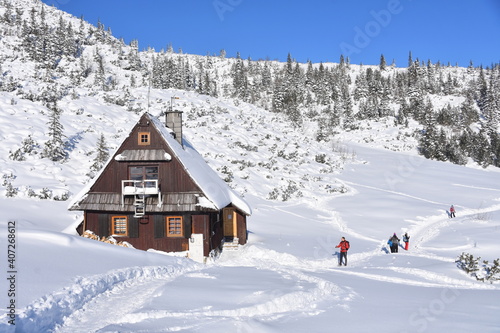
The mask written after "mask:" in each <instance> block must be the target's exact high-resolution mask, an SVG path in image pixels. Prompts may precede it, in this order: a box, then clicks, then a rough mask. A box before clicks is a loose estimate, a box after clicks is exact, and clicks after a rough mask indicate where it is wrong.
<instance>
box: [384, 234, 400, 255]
mask: <svg viewBox="0 0 500 333" xmlns="http://www.w3.org/2000/svg"><path fill="white" fill-rule="evenodd" d="M387 244H389V247H390V248H391V253H398V247H399V238H398V236H396V233H394V235H393V236H392V237H391V238H389V241H388V242H387Z"/></svg>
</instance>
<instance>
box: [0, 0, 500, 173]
mask: <svg viewBox="0 0 500 333" xmlns="http://www.w3.org/2000/svg"><path fill="white" fill-rule="evenodd" d="M0 4H1V6H2V7H4V12H3V15H1V16H0V29H1V30H2V31H1V32H2V36H3V37H2V39H3V40H2V43H4V46H8V47H9V48H8V49H9V50H12V51H11V52H1V53H0V73H2V75H1V76H0V90H1V91H7V92H15V93H16V94H17V96H19V97H20V98H25V99H29V100H32V101H39V102H41V103H43V104H44V105H45V106H46V107H47V108H48V109H49V110H51V115H50V122H49V123H48V125H47V126H48V132H49V134H50V140H49V141H48V142H47V143H46V145H45V147H44V148H43V154H44V156H45V157H49V158H51V159H53V160H54V161H57V160H60V159H63V158H64V150H63V149H61V146H62V145H63V142H62V139H61V136H62V131H63V129H62V126H61V125H60V123H59V116H60V112H61V110H59V109H58V107H57V101H58V100H59V99H61V98H62V97H64V96H68V95H72V94H76V92H75V88H76V87H86V88H87V89H89V90H90V91H96V92H109V93H110V94H109V96H108V97H107V98H108V99H109V102H111V103H115V104H118V105H122V106H124V107H126V108H127V110H129V111H135V112H138V111H140V110H139V109H137V106H135V105H133V103H132V102H130V101H131V100H133V99H132V98H131V96H130V92H129V89H130V88H136V87H151V88H153V89H155V88H156V89H169V88H174V89H181V90H188V91H195V92H197V93H199V94H204V95H209V96H212V97H218V98H234V99H237V100H240V101H243V102H247V103H252V104H255V105H257V106H259V107H262V108H265V109H266V110H269V111H271V112H275V113H279V114H283V115H286V117H287V119H288V120H289V121H290V122H291V123H293V124H294V126H296V127H297V128H301V127H302V126H304V124H305V123H307V124H311V123H313V124H315V126H316V130H315V139H316V140H318V141H322V140H324V141H328V140H330V139H332V138H333V137H334V136H335V135H336V134H338V133H341V132H343V131H356V130H358V128H359V126H360V124H362V123H363V122H366V121H375V122H377V121H385V122H389V123H390V125H391V126H394V128H401V129H410V130H411V132H412V134H411V135H413V136H414V137H415V138H416V139H417V140H418V147H417V149H418V152H419V154H421V155H423V156H425V157H426V158H429V159H435V160H439V161H450V162H452V163H455V164H461V165H463V164H466V163H468V161H470V160H472V161H474V162H476V163H478V164H479V165H481V166H483V167H486V166H489V165H493V166H496V167H500V137H499V126H498V118H499V109H500V66H499V64H482V65H475V64H474V63H473V59H472V60H471V62H470V65H469V66H468V67H467V68H464V67H458V66H456V65H452V64H449V63H447V64H443V63H440V62H437V63H432V62H431V61H429V60H427V61H426V60H423V59H419V58H418V57H415V56H413V55H412V53H411V51H409V53H408V62H407V64H395V63H394V62H391V61H390V60H389V59H386V57H385V55H381V56H380V59H377V60H376V61H374V64H371V65H365V64H350V62H349V59H348V58H347V57H344V56H343V55H340V56H339V61H338V63H319V64H318V63H315V64H313V63H311V62H307V63H298V62H297V61H295V60H294V59H293V56H292V55H291V54H288V57H287V61H286V62H279V61H274V60H270V59H265V60H262V59H259V60H253V59H242V58H241V57H240V55H239V54H237V55H236V56H235V57H234V58H228V57H227V56H226V52H225V51H224V50H221V51H220V53H219V54H216V55H210V54H207V55H205V56H201V55H200V56H197V55H188V54H183V52H182V50H180V49H179V50H176V51H174V49H173V47H172V46H171V45H168V46H166V49H165V50H153V49H147V50H143V51H140V50H139V47H138V42H137V41H132V42H131V43H130V44H128V45H127V44H125V43H124V41H123V40H120V39H117V38H115V37H113V35H112V31H111V29H110V28H106V27H105V25H104V24H103V23H100V22H99V23H98V24H97V26H92V25H90V24H88V23H87V22H85V20H84V18H80V19H76V18H74V17H72V16H70V15H69V14H65V13H60V12H58V14H57V17H58V19H57V20H54V19H53V18H54V17H55V16H54V15H53V14H51V13H48V11H56V10H55V9H54V8H50V7H47V6H45V5H43V4H42V3H41V2H39V1H37V0H35V1H32V5H31V6H16V5H15V1H10V0H1V1H0ZM28 8H29V10H28ZM16 62H25V63H28V62H29V63H30V66H31V69H32V70H31V71H30V72H29V73H18V72H16V71H14V70H12V68H13V67H12V66H13V65H12V64H14V63H16ZM27 76H29V77H30V79H32V80H38V81H39V82H41V84H40V86H39V89H38V91H33V90H32V89H30V90H27V89H24V86H23V82H24V81H25V80H26V77H27ZM249 117H251V115H249ZM26 140H27V141H29V138H26ZM102 144H103V145H104V144H105V143H104V142H102ZM25 146H26V145H25ZM28 146H29V145H28ZM17 154H18V155H17V156H16V155H15V154H14V155H13V156H12V158H14V159H18V158H22V154H21V153H20V152H17Z"/></svg>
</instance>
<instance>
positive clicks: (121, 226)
mask: <svg viewBox="0 0 500 333" xmlns="http://www.w3.org/2000/svg"><path fill="white" fill-rule="evenodd" d="M111 228H112V230H111V234H113V235H116V236H127V235H128V230H127V217H126V216H113V217H112V218H111Z"/></svg>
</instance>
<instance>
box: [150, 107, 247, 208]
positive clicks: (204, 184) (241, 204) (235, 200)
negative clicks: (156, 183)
mask: <svg viewBox="0 0 500 333" xmlns="http://www.w3.org/2000/svg"><path fill="white" fill-rule="evenodd" d="M147 116H148V117H149V118H150V120H151V123H152V124H153V125H154V127H155V128H156V129H157V130H158V132H159V133H160V134H161V135H162V137H163V139H164V140H165V142H166V143H167V145H168V146H169V147H170V149H171V150H172V152H173V153H174V155H175V156H176V157H177V159H178V160H179V162H180V163H181V164H182V165H183V167H184V169H185V170H186V172H187V173H188V174H189V175H190V176H191V178H192V179H193V181H194V182H195V183H196V185H198V187H199V188H200V189H201V190H202V191H203V193H204V194H205V196H206V197H207V199H208V200H210V201H211V202H212V203H213V204H214V205H215V207H217V208H218V209H222V208H224V207H226V206H228V205H229V204H232V205H233V206H235V207H237V208H238V209H240V210H241V211H242V212H243V213H245V214H247V215H251V214H252V209H251V208H250V206H249V205H248V203H247V202H246V201H245V200H244V199H243V198H242V197H241V196H239V195H238V194H236V193H235V192H234V191H233V190H232V189H231V188H230V187H229V186H228V185H227V184H226V183H225V182H224V181H223V180H222V179H221V178H220V177H219V175H217V173H216V172H215V171H214V170H213V169H212V168H210V166H209V165H208V164H207V162H205V160H204V159H203V157H202V156H201V155H200V154H199V153H198V151H196V149H194V147H193V146H192V145H191V143H190V142H189V141H188V140H186V139H185V138H184V137H183V138H182V140H183V145H184V147H183V146H181V145H180V144H179V143H178V142H177V141H176V140H175V139H174V137H173V136H172V135H171V133H172V131H171V130H170V129H169V128H167V127H165V125H164V124H163V123H162V122H161V121H160V120H159V119H158V118H156V117H154V116H152V115H151V114H149V113H147Z"/></svg>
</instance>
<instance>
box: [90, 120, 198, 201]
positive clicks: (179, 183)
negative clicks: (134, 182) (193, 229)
mask: <svg viewBox="0 0 500 333" xmlns="http://www.w3.org/2000/svg"><path fill="white" fill-rule="evenodd" d="M139 132H150V133H151V144H149V145H147V146H142V145H141V146H139V144H138V142H137V136H138V134H139ZM137 150H143V151H145V150H151V152H145V153H144V154H145V156H146V155H150V156H153V157H154V158H158V151H163V152H166V153H167V154H169V155H170V156H171V157H172V160H170V161H166V160H164V159H163V160H159V161H158V160H153V161H146V160H142V159H141V160H135V161H129V160H116V159H115V157H116V156H117V155H120V156H125V152H127V154H129V153H130V152H131V151H137ZM161 154H163V155H164V153H161ZM118 159H120V158H118ZM129 166H158V172H159V175H158V178H159V179H158V181H159V184H160V188H161V191H162V192H168V193H172V192H199V193H201V192H202V191H201V190H200V188H199V187H198V186H197V185H196V184H195V183H194V181H193V180H192V179H191V177H190V176H189V174H188V173H187V172H186V170H185V169H184V167H183V165H182V163H180V162H179V160H178V159H177V158H176V157H175V154H174V153H173V152H172V150H171V149H170V147H169V146H168V145H167V143H166V142H165V140H164V139H163V137H162V136H161V134H160V133H158V131H157V130H156V129H155V127H154V126H153V125H152V124H151V123H149V122H148V121H146V119H145V118H144V117H143V118H142V119H141V121H140V122H139V123H137V125H136V126H135V127H134V129H133V130H132V132H131V134H130V136H129V137H128V138H127V139H126V140H125V141H124V142H123V143H122V145H121V146H120V148H119V149H118V150H117V152H116V154H115V155H114V156H113V159H112V160H111V161H110V163H109V164H108V165H107V166H106V169H105V170H104V171H103V173H102V174H101V175H100V176H99V178H98V179H97V180H96V181H95V183H94V184H93V186H92V187H91V189H90V192H91V193H92V192H98V193H106V192H108V193H109V192H110V193H121V181H122V180H128V179H129V174H128V168H129Z"/></svg>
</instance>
